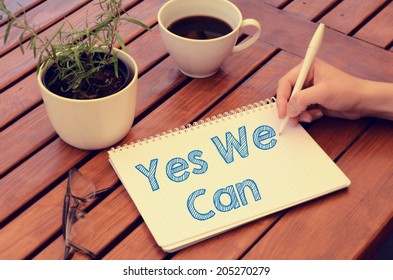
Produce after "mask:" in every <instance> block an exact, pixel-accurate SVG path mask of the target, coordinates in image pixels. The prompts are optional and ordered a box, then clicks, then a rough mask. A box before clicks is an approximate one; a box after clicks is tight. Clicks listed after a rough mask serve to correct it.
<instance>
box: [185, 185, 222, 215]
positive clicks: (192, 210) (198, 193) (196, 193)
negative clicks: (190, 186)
mask: <svg viewBox="0 0 393 280" xmlns="http://www.w3.org/2000/svg"><path fill="white" fill-rule="evenodd" d="M205 192H206V189H199V190H196V191H194V192H193V193H192V194H190V196H189V197H188V199H187V208H188V211H189V212H190V214H191V216H192V217H193V218H195V219H197V220H200V221H205V220H208V219H210V218H211V217H213V216H214V215H215V214H216V213H214V211H213V210H209V211H208V212H207V213H200V212H199V211H198V210H196V208H195V200H196V199H197V197H198V196H201V195H204V194H205Z"/></svg>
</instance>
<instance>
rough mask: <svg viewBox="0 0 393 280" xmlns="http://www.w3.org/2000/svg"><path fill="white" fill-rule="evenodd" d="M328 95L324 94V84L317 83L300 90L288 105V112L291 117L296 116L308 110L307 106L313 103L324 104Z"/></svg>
mask: <svg viewBox="0 0 393 280" xmlns="http://www.w3.org/2000/svg"><path fill="white" fill-rule="evenodd" d="M326 98H327V95H326V94H324V86H323V85H320V84H318V85H315V86H312V87H309V88H306V89H303V90H301V91H299V92H298V93H297V94H296V95H294V96H293V97H292V98H291V100H290V101H289V102H288V105H287V114H288V116H290V117H296V116H298V115H300V113H302V112H303V111H306V109H307V107H308V106H310V105H312V104H320V105H322V106H323V104H324V103H325V100H326Z"/></svg>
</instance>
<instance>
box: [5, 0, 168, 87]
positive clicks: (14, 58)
mask: <svg viewBox="0 0 393 280" xmlns="http://www.w3.org/2000/svg"><path fill="white" fill-rule="evenodd" d="M135 1H136V0H124V1H123V6H124V7H126V8H127V7H129V6H132V4H134V3H135ZM163 2H164V0H151V1H143V2H142V3H141V4H140V5H137V6H136V7H135V8H134V9H132V15H134V16H135V18H136V19H138V20H141V21H143V22H144V23H145V24H147V25H152V24H154V23H155V22H156V13H157V11H158V6H159V5H160V4H161V3H163ZM86 10H89V14H88V17H89V20H88V21H89V22H90V24H91V25H93V22H94V21H95V17H96V15H97V14H98V13H99V11H100V9H99V6H98V5H95V4H94V3H89V4H88V5H86V6H85V7H84V8H83V9H79V10H78V11H76V12H75V13H73V14H72V15H70V16H69V17H68V20H69V21H70V22H71V24H73V25H74V27H75V28H79V27H81V26H83V25H84V24H85V17H86ZM145 15H148V16H149V18H144V17H142V16H145ZM60 24H61V23H57V24H55V25H53V26H52V27H50V28H48V29H47V30H45V31H44V32H42V33H41V34H42V35H43V36H51V35H52V34H53V32H54V31H55V30H56V29H57V28H59V26H60ZM121 28H122V30H123V32H122V35H124V36H125V37H126V38H125V41H129V40H130V39H131V38H134V37H135V36H137V35H140V34H141V33H142V32H143V31H144V29H143V28H141V27H139V26H137V25H135V24H132V23H129V22H127V23H124V24H123V25H122V26H121ZM124 31H126V33H124ZM24 46H25V55H22V54H21V53H20V50H19V49H15V50H13V51H11V52H9V53H8V54H7V55H6V56H4V57H2V58H0V65H8V75H1V76H0V90H2V89H4V88H5V87H7V86H8V85H9V84H11V83H13V82H15V81H16V80H18V79H20V78H21V77H23V76H24V75H26V74H28V73H29V72H30V71H33V70H34V69H35V68H36V64H37V63H36V60H35V59H34V58H33V55H32V54H33V53H32V51H31V50H29V49H28V48H27V43H25V44H24Z"/></svg>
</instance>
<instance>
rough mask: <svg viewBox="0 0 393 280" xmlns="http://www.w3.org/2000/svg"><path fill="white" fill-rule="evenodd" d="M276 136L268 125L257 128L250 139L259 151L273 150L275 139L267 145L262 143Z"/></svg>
mask: <svg viewBox="0 0 393 280" xmlns="http://www.w3.org/2000/svg"><path fill="white" fill-rule="evenodd" d="M274 136H276V132H275V131H274V129H273V128H272V127H271V126H268V125H261V126H260V127H257V128H256V129H255V131H254V133H253V135H252V138H253V140H254V144H255V146H256V147H257V148H259V149H261V150H269V149H271V148H273V147H274V146H275V145H276V143H277V140H276V139H271V140H270V141H269V142H267V143H262V142H263V141H265V140H268V139H270V138H273V137H274Z"/></svg>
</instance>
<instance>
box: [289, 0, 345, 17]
mask: <svg viewBox="0 0 393 280" xmlns="http://www.w3.org/2000/svg"><path fill="white" fill-rule="evenodd" d="M336 2H337V1H336V0H294V1H292V2H291V3H290V4H289V5H288V6H286V7H285V11H287V12H290V13H292V14H295V15H298V16H300V17H302V18H304V19H307V20H310V21H313V20H314V19H315V18H318V17H319V16H320V15H321V14H322V13H323V12H324V11H326V10H327V9H329V8H330V7H331V6H332V5H333V4H335V3H336Z"/></svg>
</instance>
